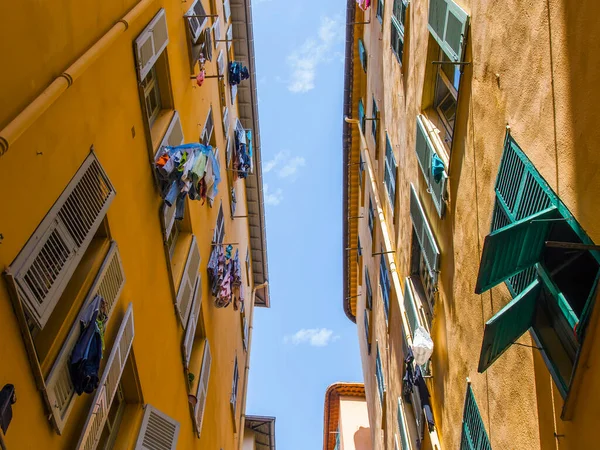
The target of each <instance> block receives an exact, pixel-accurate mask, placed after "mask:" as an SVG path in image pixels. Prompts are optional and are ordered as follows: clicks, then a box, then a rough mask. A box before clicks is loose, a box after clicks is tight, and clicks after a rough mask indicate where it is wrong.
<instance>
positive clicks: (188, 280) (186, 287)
mask: <svg viewBox="0 0 600 450" xmlns="http://www.w3.org/2000/svg"><path fill="white" fill-rule="evenodd" d="M199 269H200V251H199V250H198V243H197V242H196V236H192V242H191V244H190V250H189V252H188V256H187V260H186V262H185V268H184V269H183V276H182V277H181V283H180V284H179V290H178V291H177V303H176V306H177V312H178V314H179V318H180V319H181V323H182V324H183V325H184V326H185V324H187V323H188V319H189V317H190V310H191V308H192V300H193V297H194V287H195V286H196V280H197V279H198V278H199V277H200V273H199Z"/></svg>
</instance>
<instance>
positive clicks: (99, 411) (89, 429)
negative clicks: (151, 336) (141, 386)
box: [76, 303, 134, 450]
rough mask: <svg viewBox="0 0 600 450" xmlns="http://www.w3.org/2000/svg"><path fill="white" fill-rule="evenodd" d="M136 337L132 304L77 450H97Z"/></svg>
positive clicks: (114, 346)
mask: <svg viewBox="0 0 600 450" xmlns="http://www.w3.org/2000/svg"><path fill="white" fill-rule="evenodd" d="M133 337H134V328H133V305H132V304H131V303H130V304H129V306H128V307H127V312H126V313H125V317H124V318H123V321H122V322H121V326H120V328H119V332H118V334H117V337H116V339H115V342H114V344H113V347H112V350H111V352H110V356H109V357H108V360H107V361H106V367H105V368H104V372H103V373H102V378H101V379H100V386H99V387H98V390H97V391H96V395H95V396H94V401H93V402H92V408H91V410H90V412H89V414H88V417H87V419H86V421H85V425H84V427H83V432H82V433H81V437H80V438H79V443H78V444H77V447H76V449H77V450H94V449H95V448H96V445H98V441H99V440H100V436H101V435H102V429H103V428H104V423H105V422H106V417H107V415H108V411H109V410H110V406H111V404H112V401H113V399H114V397H115V393H116V392H117V388H118V387H119V382H120V381H121V375H122V374H123V368H124V367H125V363H126V362H127V357H128V356H129V352H130V350H131V346H132V344H133Z"/></svg>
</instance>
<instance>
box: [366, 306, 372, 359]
mask: <svg viewBox="0 0 600 450" xmlns="http://www.w3.org/2000/svg"><path fill="white" fill-rule="evenodd" d="M369 314H370V312H369V310H368V309H365V313H364V326H365V343H366V344H367V354H369V355H370V354H371V335H370V331H369V322H370V321H369Z"/></svg>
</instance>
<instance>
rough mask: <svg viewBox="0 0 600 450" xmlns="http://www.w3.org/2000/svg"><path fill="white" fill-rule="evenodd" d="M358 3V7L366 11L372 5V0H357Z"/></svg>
mask: <svg viewBox="0 0 600 450" xmlns="http://www.w3.org/2000/svg"><path fill="white" fill-rule="evenodd" d="M356 3H358V7H359V8H360V9H362V10H363V11H366V10H367V9H369V6H371V0H356Z"/></svg>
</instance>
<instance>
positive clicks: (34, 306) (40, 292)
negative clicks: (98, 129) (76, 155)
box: [8, 153, 115, 328]
mask: <svg viewBox="0 0 600 450" xmlns="http://www.w3.org/2000/svg"><path fill="white" fill-rule="evenodd" d="M114 196H115V190H114V188H113V187H112V185H111V184H110V180H109V179H108V177H107V175H106V173H105V172H104V170H103V169H102V166H101V165H100V162H99V161H98V160H97V159H96V156H95V154H94V153H91V154H90V155H89V156H88V157H87V158H86V160H85V161H84V162H83V164H82V165H81V167H80V168H79V170H78V171H77V173H76V174H75V176H74V177H73V179H71V181H70V182H69V184H68V185H67V187H66V189H65V190H64V191H63V193H62V194H61V195H60V197H59V198H58V200H57V201H56V203H54V205H53V206H52V208H51V209H50V211H49V212H48V214H47V215H46V217H45V218H44V220H42V222H41V223H40V225H39V226H38V227H37V229H36V230H35V232H34V234H33V235H32V236H31V238H30V239H29V241H27V244H25V247H23V250H21V252H20V253H19V255H18V256H17V258H16V259H15V260H14V262H13V264H12V265H11V266H10V267H9V269H8V270H9V272H10V273H12V274H13V276H14V278H15V281H16V283H17V290H18V292H19V297H20V298H21V301H22V302H23V305H24V307H25V309H26V310H27V312H28V313H29V315H30V317H31V319H32V320H33V321H34V322H35V324H36V325H37V326H38V327H39V328H44V325H46V322H47V321H48V318H49V317H50V314H52V311H53V310H54V307H55V306H56V304H57V302H58V300H59V298H60V296H61V295H62V293H63V291H64V289H65V287H66V286H67V283H68V282H69V279H70V278H71V275H72V274H73V272H74V271H75V269H76V268H77V264H79V261H80V260H81V257H82V256H83V254H84V253H85V251H86V249H87V247H88V245H89V243H90V241H91V240H92V237H93V236H94V234H95V233H96V230H97V229H98V227H99V226H100V223H101V222H102V219H104V215H105V214H106V211H107V210H108V207H109V206H110V204H111V202H112V200H113V198H114Z"/></svg>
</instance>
